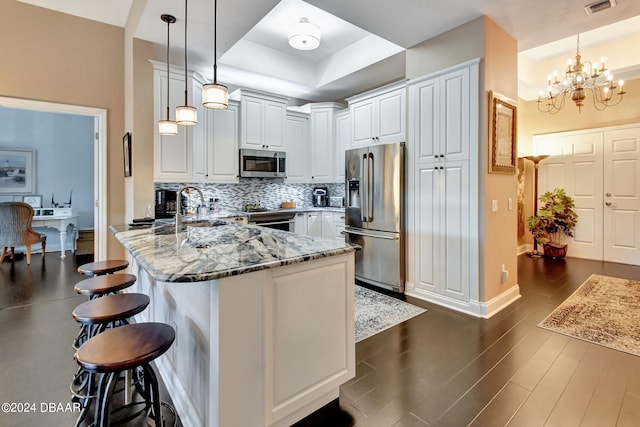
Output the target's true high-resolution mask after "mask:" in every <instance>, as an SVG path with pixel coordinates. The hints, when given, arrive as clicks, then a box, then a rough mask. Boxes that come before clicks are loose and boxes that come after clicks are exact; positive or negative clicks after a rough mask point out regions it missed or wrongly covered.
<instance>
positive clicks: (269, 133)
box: [264, 101, 287, 150]
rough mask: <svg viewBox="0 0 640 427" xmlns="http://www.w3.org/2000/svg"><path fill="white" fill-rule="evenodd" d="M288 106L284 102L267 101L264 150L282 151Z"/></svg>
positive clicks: (265, 107) (265, 105)
mask: <svg viewBox="0 0 640 427" xmlns="http://www.w3.org/2000/svg"><path fill="white" fill-rule="evenodd" d="M286 116H287V105H286V104H284V103H282V102H276V101H265V103H264V148H265V149H269V150H281V149H282V143H283V141H284V128H285V119H286Z"/></svg>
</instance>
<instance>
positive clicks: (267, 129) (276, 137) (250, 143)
mask: <svg viewBox="0 0 640 427" xmlns="http://www.w3.org/2000/svg"><path fill="white" fill-rule="evenodd" d="M238 95H239V97H240V111H241V120H240V147H241V148H253V149H257V150H282V145H283V141H284V134H285V121H286V115H287V98H284V97H279V96H276V95H271V94H267V93H262V92H255V91H251V90H246V89H239V90H237V91H236V92H234V97H236V96H238Z"/></svg>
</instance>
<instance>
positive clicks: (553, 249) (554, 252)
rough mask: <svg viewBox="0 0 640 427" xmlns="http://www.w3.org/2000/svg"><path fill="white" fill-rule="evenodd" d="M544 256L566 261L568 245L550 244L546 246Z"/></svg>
mask: <svg viewBox="0 0 640 427" xmlns="http://www.w3.org/2000/svg"><path fill="white" fill-rule="evenodd" d="M544 256H546V257H548V258H553V259H564V257H566V256H567V245H566V244H564V245H563V244H561V243H556V242H549V243H546V244H545V245H544Z"/></svg>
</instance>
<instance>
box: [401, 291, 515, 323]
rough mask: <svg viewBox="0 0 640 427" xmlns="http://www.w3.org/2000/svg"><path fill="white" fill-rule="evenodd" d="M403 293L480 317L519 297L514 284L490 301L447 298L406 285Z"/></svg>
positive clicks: (489, 314)
mask: <svg viewBox="0 0 640 427" xmlns="http://www.w3.org/2000/svg"><path fill="white" fill-rule="evenodd" d="M405 294H406V295H409V296H411V297H415V298H418V299H421V300H424V301H428V302H432V303H434V304H437V305H440V306H443V307H446V308H450V309H452V310H455V311H459V312H461V313H465V314H470V315H471V316H475V317H481V318H484V319H488V318H490V317H491V316H493V315H494V314H496V313H498V312H499V311H500V310H502V309H504V308H505V307H507V306H508V305H510V304H511V303H512V302H514V301H516V300H517V299H519V298H520V296H521V295H520V286H518V285H514V286H512V287H511V288H509V289H507V290H506V291H504V292H502V293H501V294H500V295H498V296H496V297H494V298H492V299H491V300H490V301H487V302H482V301H475V300H471V301H460V300H456V299H454V298H449V297H446V296H444V295H440V294H436V293H433V292H427V291H423V290H421V289H419V290H416V289H415V287H412V286H408V287H407V289H406V290H405Z"/></svg>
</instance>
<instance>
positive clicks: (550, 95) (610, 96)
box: [538, 34, 626, 114]
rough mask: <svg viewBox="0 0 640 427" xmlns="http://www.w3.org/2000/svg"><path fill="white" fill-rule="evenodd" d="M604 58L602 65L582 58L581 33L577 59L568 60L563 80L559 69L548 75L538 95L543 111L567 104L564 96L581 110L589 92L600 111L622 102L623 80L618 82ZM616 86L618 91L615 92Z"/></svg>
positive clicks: (555, 111) (539, 104)
mask: <svg viewBox="0 0 640 427" xmlns="http://www.w3.org/2000/svg"><path fill="white" fill-rule="evenodd" d="M601 61H602V64H600V65H599V64H597V63H591V62H589V61H582V57H581V56H580V35H579V34H578V47H577V50H576V57H575V60H574V59H569V61H568V62H567V68H566V70H565V77H564V80H562V81H560V80H558V72H557V71H554V72H553V74H551V75H549V76H548V77H547V88H546V91H545V92H540V96H539V97H538V110H540V111H542V112H543V113H550V114H556V113H557V112H558V111H560V110H561V109H562V108H563V107H564V105H565V100H566V99H567V98H570V99H571V100H572V101H573V102H574V103H575V104H576V106H577V107H578V111H579V112H581V111H582V107H583V105H584V100H585V99H586V97H587V94H590V96H591V99H592V100H593V106H594V107H595V108H596V110H598V111H603V110H604V109H606V108H607V107H612V106H614V105H617V104H619V103H620V101H622V97H623V95H624V94H625V93H626V92H625V91H624V90H623V89H622V86H623V85H624V81H622V80H618V83H617V86H616V84H615V83H614V82H613V75H612V74H611V73H610V72H609V70H607V67H606V66H605V58H602V60H601ZM615 89H618V91H617V92H615ZM614 92H615V93H614Z"/></svg>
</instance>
